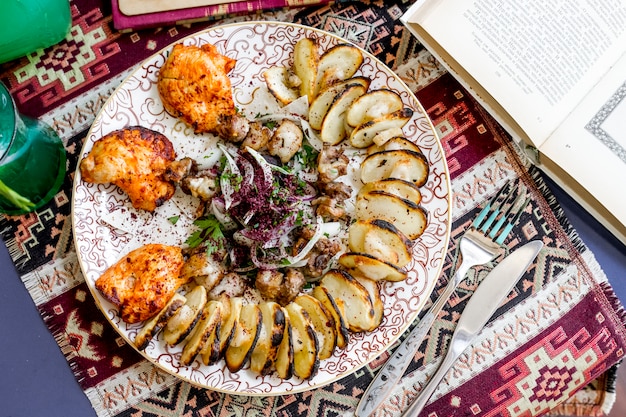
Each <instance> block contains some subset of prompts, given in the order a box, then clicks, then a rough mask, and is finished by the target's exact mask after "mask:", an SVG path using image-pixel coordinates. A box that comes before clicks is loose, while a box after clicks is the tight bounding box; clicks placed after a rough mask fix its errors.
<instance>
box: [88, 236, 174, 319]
mask: <svg viewBox="0 0 626 417" xmlns="http://www.w3.org/2000/svg"><path fill="white" fill-rule="evenodd" d="M183 262H184V261H183V254H182V251H181V249H180V248H178V247H175V246H168V245H162V244H156V243H155V244H147V245H144V246H141V247H139V248H137V249H135V250H133V251H131V252H130V253H128V254H127V255H126V256H124V257H123V258H122V259H120V260H119V261H117V262H116V263H115V264H114V265H112V266H111V267H109V268H108V269H107V270H106V271H104V273H103V274H102V275H101V276H100V277H99V278H98V279H97V280H96V288H97V289H98V291H100V293H102V295H103V296H104V297H105V298H106V299H107V300H109V301H110V302H112V303H113V304H115V305H116V306H118V307H119V313H120V317H121V318H122V320H124V321H125V322H127V323H138V322H140V321H144V320H147V319H149V318H150V317H152V316H154V315H155V314H156V313H158V312H159V311H160V310H161V309H162V308H163V307H164V306H165V305H166V304H167V303H168V301H169V300H170V299H171V298H172V297H173V296H174V294H175V293H176V290H177V289H178V288H179V287H180V286H181V285H183V284H186V280H185V279H183V278H181V277H180V269H181V268H182V266H183Z"/></svg>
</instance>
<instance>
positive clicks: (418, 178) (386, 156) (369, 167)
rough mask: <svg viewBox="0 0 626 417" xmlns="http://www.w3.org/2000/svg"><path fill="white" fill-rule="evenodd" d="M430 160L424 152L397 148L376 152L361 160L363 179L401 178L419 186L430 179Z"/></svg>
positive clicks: (365, 180) (363, 180) (366, 181)
mask: <svg viewBox="0 0 626 417" xmlns="http://www.w3.org/2000/svg"><path fill="white" fill-rule="evenodd" d="M428 173H429V168H428V161H427V160H426V157H425V156H424V154H421V153H417V152H413V151H409V150H406V149H396V150H390V151H381V152H376V153H373V154H371V155H368V156H367V157H366V158H365V159H364V160H363V162H361V174H360V175H361V181H362V182H363V183H364V184H366V183H368V182H372V181H378V180H382V179H385V178H399V179H401V180H405V181H409V182H412V183H413V184H415V185H417V186H418V187H421V186H423V185H424V184H426V181H427V180H428Z"/></svg>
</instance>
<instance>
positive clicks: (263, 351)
mask: <svg viewBox="0 0 626 417" xmlns="http://www.w3.org/2000/svg"><path fill="white" fill-rule="evenodd" d="M259 308H260V309H261V315H262V316H263V325H262V327H261V332H260V334H259V339H258V340H257V343H256V346H255V347H254V350H253V351H252V356H251V357H250V369H251V370H252V371H253V372H256V373H258V374H261V375H266V374H267V373H269V372H270V371H271V370H272V368H273V366H274V362H275V361H276V355H277V354H278V347H279V346H280V344H281V342H282V340H283V336H284V334H285V310H284V309H283V308H282V307H281V306H280V304H278V303H276V302H274V301H264V302H262V303H260V304H259Z"/></svg>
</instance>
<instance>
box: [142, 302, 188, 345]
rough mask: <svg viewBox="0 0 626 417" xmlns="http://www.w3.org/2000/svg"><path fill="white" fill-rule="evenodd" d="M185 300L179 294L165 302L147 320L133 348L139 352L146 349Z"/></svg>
mask: <svg viewBox="0 0 626 417" xmlns="http://www.w3.org/2000/svg"><path fill="white" fill-rule="evenodd" d="M186 301H187V299H186V298H185V297H184V296H182V295H181V294H179V293H174V296H173V297H172V298H171V299H170V300H169V301H168V302H167V304H166V305H165V307H163V308H162V309H161V311H159V312H158V313H157V314H156V315H155V316H154V317H152V318H151V319H150V320H148V321H147V322H146V323H145V324H144V325H143V327H142V328H141V330H140V331H139V332H138V333H137V335H136V336H135V341H134V343H135V346H136V347H137V349H139V350H144V349H145V348H146V347H148V343H150V340H152V338H153V337H155V336H156V335H157V334H159V332H160V331H161V330H163V328H164V327H165V326H166V325H167V321H168V320H169V319H170V318H171V317H172V316H173V315H174V314H176V312H177V311H178V310H179V309H180V308H181V307H182V306H183V305H184V304H185V302H186Z"/></svg>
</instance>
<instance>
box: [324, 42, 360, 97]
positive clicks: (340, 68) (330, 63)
mask: <svg viewBox="0 0 626 417" xmlns="http://www.w3.org/2000/svg"><path fill="white" fill-rule="evenodd" d="M362 63H363V54H362V53H361V50H360V49H359V48H357V47H356V46H353V45H349V44H339V45H335V46H333V47H332V48H330V49H327V50H326V51H325V52H324V53H323V54H322V55H321V56H320V58H319V62H318V65H317V76H316V80H315V90H314V96H316V95H317V94H318V93H319V92H320V91H321V90H322V89H323V88H325V87H326V86H328V85H331V84H333V83H335V82H337V81H341V80H347V79H348V78H350V77H352V76H353V75H354V74H355V73H356V72H357V71H358V70H359V68H360V67H361V64H362Z"/></svg>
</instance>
